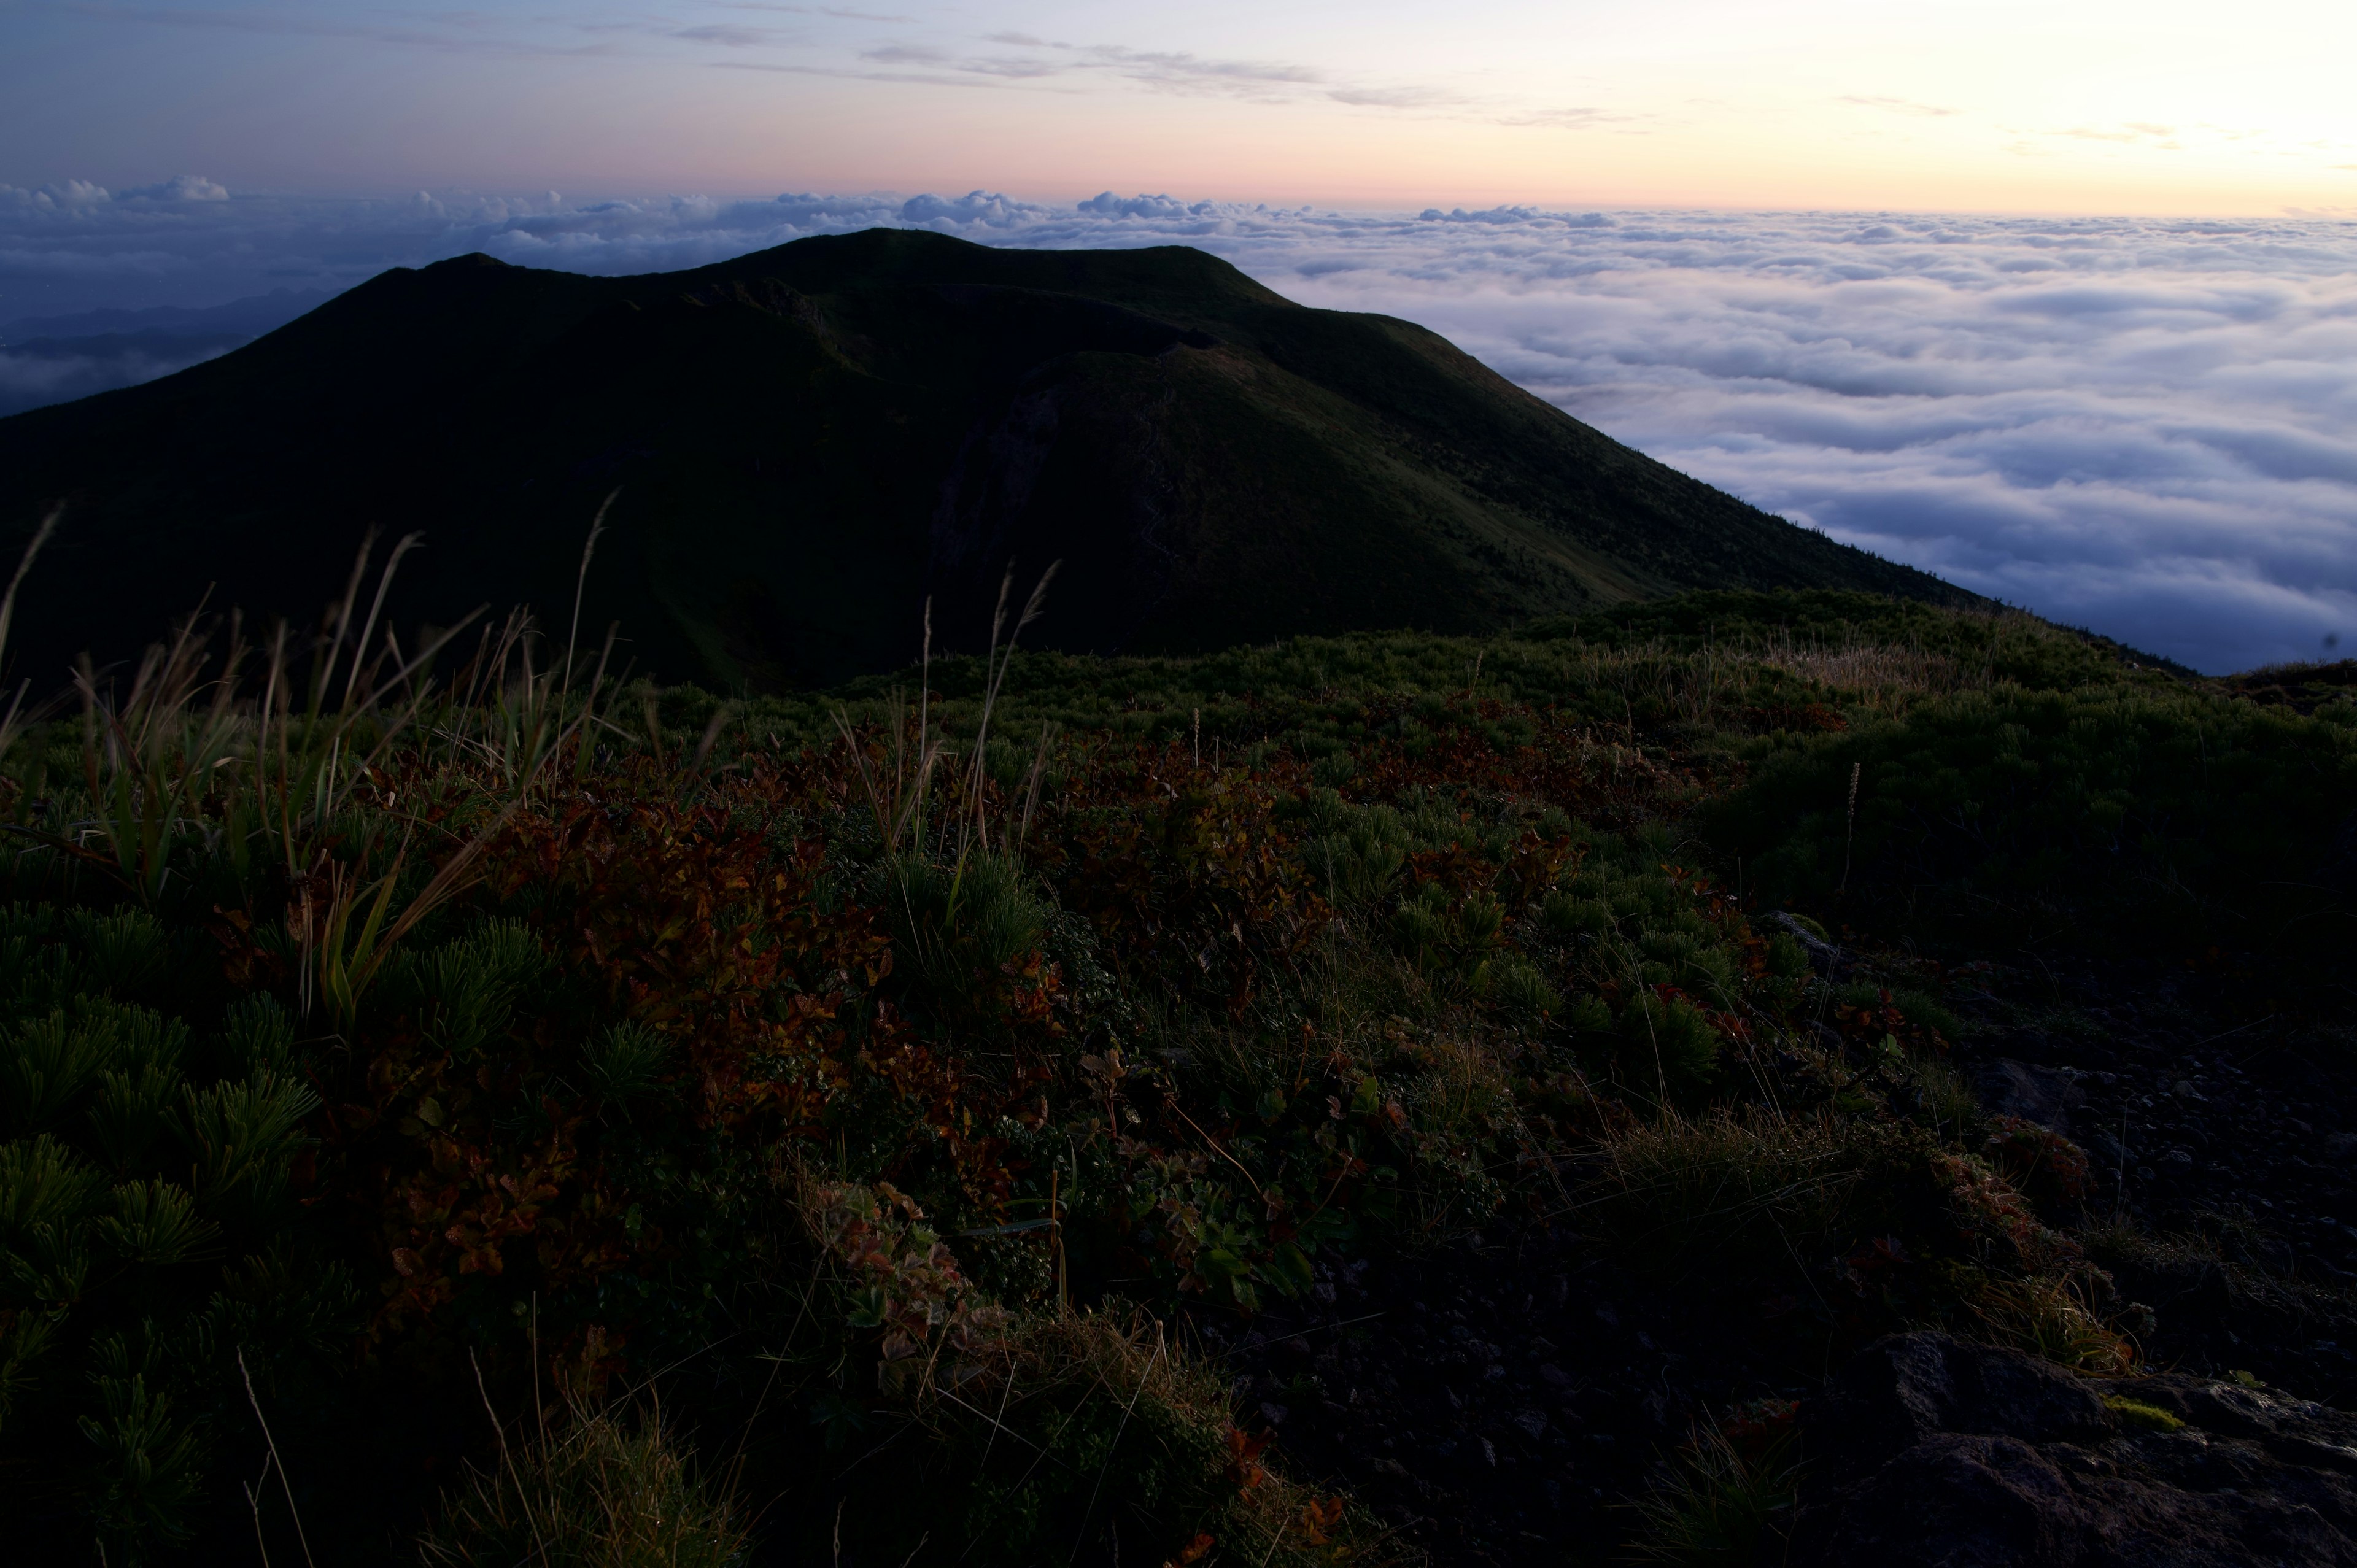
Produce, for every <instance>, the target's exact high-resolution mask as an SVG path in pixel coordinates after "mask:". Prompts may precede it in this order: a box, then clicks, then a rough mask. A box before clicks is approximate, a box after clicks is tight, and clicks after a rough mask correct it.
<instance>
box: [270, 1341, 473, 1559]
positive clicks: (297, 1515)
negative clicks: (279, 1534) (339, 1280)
mask: <svg viewBox="0 0 2357 1568" xmlns="http://www.w3.org/2000/svg"><path fill="white" fill-rule="evenodd" d="M237 1375H238V1376H239V1377H241V1378H242V1379H244V1380H245V1402H246V1403H248V1404H250V1405H252V1406H253V1419H254V1421H255V1422H256V1423H258V1424H259V1425H260V1426H261V1428H262V1441H263V1444H264V1446H265V1447H267V1448H268V1449H269V1450H270V1462H271V1463H272V1464H273V1465H275V1466H277V1467H278V1485H279V1487H280V1489H281V1490H283V1491H285V1494H286V1511H287V1513H289V1514H290V1515H292V1516H293V1517H294V1520H295V1539H296V1541H300V1542H301V1543H302V1547H303V1561H304V1563H306V1564H307V1565H310V1568H316V1564H311V1541H310V1538H309V1537H308V1536H307V1535H305V1534H304V1532H303V1515H302V1512H301V1510H299V1509H296V1506H295V1485H294V1483H293V1482H291V1481H289V1480H288V1479H287V1478H286V1462H285V1460H283V1459H281V1458H279V1457H278V1440H277V1439H276V1438H274V1437H273V1436H271V1435H270V1423H269V1421H268V1419H267V1418H265V1417H264V1415H263V1413H262V1402H261V1401H260V1400H259V1399H256V1398H255V1397H254V1393H253V1373H252V1372H249V1371H247V1370H246V1369H245V1348H244V1347H243V1346H240V1347H239V1348H238V1352H237ZM477 1375H478V1376H480V1374H479V1373H478V1374H477ZM246 1496H247V1497H248V1498H252V1496H253V1493H252V1492H248V1493H247V1494H246ZM253 1530H254V1534H255V1536H256V1537H257V1538H259V1537H260V1535H261V1533H262V1513H261V1510H260V1509H256V1510H255V1511H254V1516H253ZM267 1558H268V1553H266V1552H265V1553H264V1560H265V1563H266V1561H267Z"/></svg>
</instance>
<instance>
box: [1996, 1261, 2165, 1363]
mask: <svg viewBox="0 0 2357 1568" xmlns="http://www.w3.org/2000/svg"><path fill="white" fill-rule="evenodd" d="M1970 1305H1971V1308H1972V1313H1973V1316H1974V1317H1975V1319H1976V1320H1977V1321H1978V1325H1979V1328H1980V1332H1981V1337H1984V1338H1986V1339H1990V1340H1994V1341H1995V1342H1996V1343H1997V1344H2000V1345H2009V1346H2011V1347H2012V1348H2015V1349H2017V1350H2021V1351H2026V1352H2027V1353H2029V1354H2030V1355H2032V1356H2036V1357H2039V1358H2040V1359H2043V1360H2047V1361H2051V1362H2052V1363H2054V1365H2056V1366H2058V1367H2068V1368H2070V1369H2072V1370H2073V1371H2080V1372H2088V1373H2093V1374H2098V1375H2106V1376H2120V1375H2124V1374H2126V1373H2128V1372H2133V1371H2135V1370H2136V1366H2137V1362H2138V1359H2139V1358H2138V1357H2137V1355H2136V1344H2135V1342H2134V1341H2133V1340H2131V1339H2129V1338H2128V1337H2126V1335H2124V1334H2122V1333H2120V1332H2119V1331H2118V1330H2116V1329H2115V1328H2113V1327H2112V1326H2110V1325H2108V1324H2106V1323H2105V1322H2104V1321H2103V1319H2102V1318H2100V1317H2098V1316H2096V1315H2095V1313H2094V1312H2093V1310H2092V1309H2091V1308H2090V1307H2089V1306H2088V1305H2087V1304H2086V1302H2085V1301H2084V1300H2083V1298H2082V1294H2081V1293H2080V1292H2078V1291H2075V1290H2073V1289H2072V1286H2071V1284H2070V1283H2069V1282H2067V1281H2062V1280H2053V1279H2026V1280H2009V1281H2000V1282H1992V1283H1989V1284H1986V1285H1985V1286H1984V1287H1983V1288H1982V1289H1981V1290H1980V1291H1979V1292H1978V1293H1977V1294H1976V1296H1975V1299H1974V1300H1973V1301H1972V1302H1971V1304H1970Z"/></svg>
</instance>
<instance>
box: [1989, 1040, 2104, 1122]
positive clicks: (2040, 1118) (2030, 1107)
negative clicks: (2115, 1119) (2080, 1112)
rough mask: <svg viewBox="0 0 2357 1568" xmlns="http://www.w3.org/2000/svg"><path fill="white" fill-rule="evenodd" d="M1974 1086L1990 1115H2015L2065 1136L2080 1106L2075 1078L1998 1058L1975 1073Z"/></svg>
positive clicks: (2070, 1075) (2076, 1077)
mask: <svg viewBox="0 0 2357 1568" xmlns="http://www.w3.org/2000/svg"><path fill="white" fill-rule="evenodd" d="M1974 1076H1975V1082H1974V1087H1975V1089H1977V1090H1979V1091H1980V1099H1981V1103H1982V1104H1983V1105H1985V1106H1986V1107H1987V1108H1988V1112H1989V1114H1991V1115H1992V1116H2018V1117H2020V1118H2021V1119H2022V1120H2023V1121H2025V1122H2037V1123H2038V1124H2039V1125H2040V1126H2041V1127H2046V1128H2050V1129H2051V1130H2052V1131H2054V1132H2057V1133H2062V1134H2063V1135H2064V1136H2066V1137H2067V1136H2069V1135H2070V1132H2071V1112H2072V1111H2074V1110H2076V1109H2077V1108H2078V1107H2079V1106H2080V1105H2082V1104H2083V1103H2084V1101H2085V1098H2086V1097H2085V1096H2084V1095H2083V1094H2082V1093H2081V1092H2080V1090H2079V1085H2078V1075H2077V1074H2075V1073H2072V1072H2070V1071H2068V1070H2067V1069H2055V1068H2050V1067H2033V1066H2031V1065H2030V1064H2029V1063H2028V1062H2025V1061H2016V1060H2015V1059H2014V1058H2011V1057H1999V1058H1996V1060H1995V1061H1992V1062H1989V1063H1987V1064H1986V1065H1985V1066H1984V1067H1983V1068H1982V1069H1980V1071H1979V1072H1978V1073H1976V1074H1975V1075H1974Z"/></svg>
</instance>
